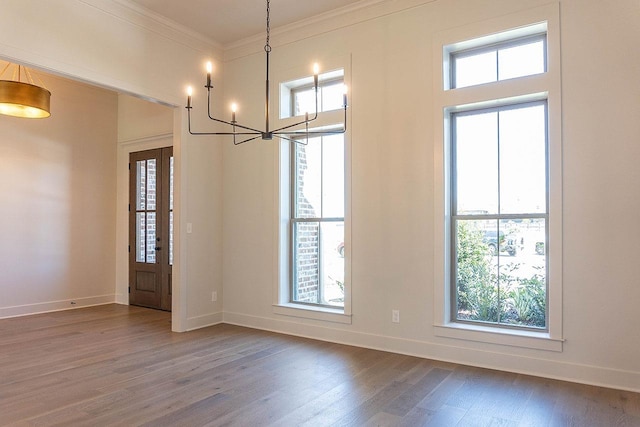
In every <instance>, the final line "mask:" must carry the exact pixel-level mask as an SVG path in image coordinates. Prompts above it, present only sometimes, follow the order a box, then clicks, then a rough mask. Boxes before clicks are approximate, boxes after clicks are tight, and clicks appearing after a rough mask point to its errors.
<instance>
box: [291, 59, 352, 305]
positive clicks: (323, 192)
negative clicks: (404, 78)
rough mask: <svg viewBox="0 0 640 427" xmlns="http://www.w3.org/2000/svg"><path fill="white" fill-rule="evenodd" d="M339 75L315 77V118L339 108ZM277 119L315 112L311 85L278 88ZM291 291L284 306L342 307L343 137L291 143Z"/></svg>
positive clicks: (341, 72)
mask: <svg viewBox="0 0 640 427" xmlns="http://www.w3.org/2000/svg"><path fill="white" fill-rule="evenodd" d="M343 85H344V70H342V69H340V70H336V71H331V72H328V73H325V74H321V75H320V76H319V83H318V113H319V121H320V124H321V125H322V126H328V127H330V126H331V124H332V123H331V122H327V121H326V117H324V116H325V115H326V113H327V112H330V111H333V110H338V109H341V108H342V106H343V97H342V96H343ZM281 86H282V88H284V90H282V91H281V93H283V94H284V96H286V97H287V98H288V99H287V100H286V102H283V104H284V106H283V107H282V108H281V116H284V117H295V116H303V115H305V113H309V114H310V115H312V114H313V112H314V111H315V108H316V106H315V102H316V99H315V93H314V86H313V80H312V79H311V78H309V77H307V78H302V79H298V80H294V81H290V82H287V83H283V84H282V85H281ZM289 158H290V163H291V180H290V185H291V188H290V196H291V201H290V207H291V212H290V215H289V217H290V239H291V242H290V245H289V247H290V251H289V252H290V258H291V263H290V266H291V268H290V270H291V271H290V277H291V280H290V292H289V301H290V302H293V303H302V304H313V305H318V306H326V307H336V308H342V307H344V277H345V274H344V271H345V268H344V255H345V249H344V248H345V243H344V241H345V233H344V216H345V191H344V188H345V163H344V160H345V144H344V135H342V134H338V135H330V136H324V137H318V138H311V139H309V140H308V141H306V140H304V141H300V142H299V143H293V144H291V154H290V156H289Z"/></svg>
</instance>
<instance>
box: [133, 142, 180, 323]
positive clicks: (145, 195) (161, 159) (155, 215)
mask: <svg viewBox="0 0 640 427" xmlns="http://www.w3.org/2000/svg"><path fill="white" fill-rule="evenodd" d="M172 265H173V148H172V147H167V148H159V149H155V150H147V151H140V152H136V153H131V154H130V156H129V304H131V305H140V306H143V307H150V308H157V309H160V310H167V311H171V270H172V267H171V266H172Z"/></svg>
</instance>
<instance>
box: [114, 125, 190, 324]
mask: <svg viewBox="0 0 640 427" xmlns="http://www.w3.org/2000/svg"><path fill="white" fill-rule="evenodd" d="M166 147H173V157H174V164H176V163H177V162H178V159H177V156H178V155H179V154H178V153H177V151H178V150H176V146H175V145H174V136H173V134H162V135H157V136H152V137H147V138H140V139H134V140H128V141H121V142H118V161H117V163H118V175H117V183H116V185H117V200H116V209H117V214H116V303H118V304H123V305H129V251H128V248H129V209H128V207H129V155H130V154H131V153H134V152H138V151H146V150H153V149H157V148H166ZM173 179H174V181H173V182H174V236H173V244H174V272H175V264H177V263H178V262H179V260H178V258H179V257H178V256H176V255H177V253H176V252H175V251H176V249H177V241H178V240H179V238H180V237H179V233H177V232H176V226H177V224H175V223H176V217H177V213H176V211H177V210H179V207H180V206H179V203H177V202H178V198H177V191H176V190H177V189H178V187H179V184H178V183H179V180H180V177H179V175H178V174H177V173H176V170H175V167H174V178H173ZM174 279H177V277H175V276H174ZM173 285H174V286H173V289H174V290H175V287H176V286H178V283H176V282H174V284H173ZM175 298H176V297H175V292H174V293H173V296H172V303H171V306H172V313H173V312H175V309H176V307H177V301H176V300H175ZM172 318H173V316H172ZM173 320H174V322H175V319H173ZM175 326H177V325H175ZM173 327H174V325H172V328H173Z"/></svg>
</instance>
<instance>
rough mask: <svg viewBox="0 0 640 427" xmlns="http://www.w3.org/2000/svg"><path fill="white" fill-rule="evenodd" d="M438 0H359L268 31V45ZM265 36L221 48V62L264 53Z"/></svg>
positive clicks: (255, 36) (249, 38)
mask: <svg viewBox="0 0 640 427" xmlns="http://www.w3.org/2000/svg"><path fill="white" fill-rule="evenodd" d="M436 1H437V0H361V1H359V2H357V3H353V4H350V5H347V6H344V7H341V8H339V9H335V10H332V11H328V12H325V13H322V14H319V15H315V16H313V17H311V18H308V19H304V20H302V21H297V22H294V23H292V24H288V25H285V26H282V27H278V28H272V29H271V37H272V38H271V42H270V44H271V46H272V47H277V46H283V45H286V44H290V43H294V42H296V41H300V40H303V39H306V38H310V37H315V36H318V35H320V34H324V33H328V32H331V31H335V30H338V29H340V28H346V27H349V26H352V25H355V24H359V23H362V22H366V21H370V20H373V19H377V18H381V17H383V16H387V15H392V14H395V13H398V12H402V11H405V10H408V9H412V8H415V7H419V6H422V5H424V4H428V3H434V2H436ZM264 38H265V36H264V34H256V35H254V36H251V37H247V38H245V39H242V40H238V41H237V42H233V43H229V44H227V45H224V47H223V49H224V61H231V60H234V59H238V58H242V57H244V56H248V55H252V54H255V53H258V52H260V51H262V50H263V47H264Z"/></svg>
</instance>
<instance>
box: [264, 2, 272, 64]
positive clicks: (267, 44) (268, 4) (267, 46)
mask: <svg viewBox="0 0 640 427" xmlns="http://www.w3.org/2000/svg"><path fill="white" fill-rule="evenodd" d="M270 12H271V1H270V0H267V43H266V44H265V45H264V51H265V52H271V45H270V44H269V40H270V39H271V15H270Z"/></svg>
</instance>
